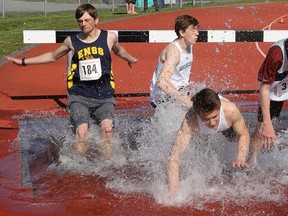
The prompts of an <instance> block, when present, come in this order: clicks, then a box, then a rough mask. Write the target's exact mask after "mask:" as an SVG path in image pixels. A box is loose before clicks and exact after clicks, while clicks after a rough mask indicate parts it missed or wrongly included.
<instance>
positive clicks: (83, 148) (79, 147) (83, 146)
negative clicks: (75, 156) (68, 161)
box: [74, 142, 88, 156]
mask: <svg viewBox="0 0 288 216" xmlns="http://www.w3.org/2000/svg"><path fill="white" fill-rule="evenodd" d="M74 149H75V150H76V151H77V152H78V153H79V154H80V155H81V156H85V154H86V152H87V150H88V144H87V142H78V143H75V144H74Z"/></svg>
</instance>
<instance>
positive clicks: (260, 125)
mask: <svg viewBox="0 0 288 216" xmlns="http://www.w3.org/2000/svg"><path fill="white" fill-rule="evenodd" d="M258 81H259V82H260V90H259V107H258V122H257V126H256V128H255V130H254V132H253V135H252V142H251V145H250V150H249V159H248V163H249V165H250V166H251V167H253V166H255V165H256V164H257V161H256V159H257V156H258V154H259V153H260V151H261V149H262V148H263V147H264V148H265V149H268V150H269V149H270V148H271V147H273V146H274V145H275V140H276V132H275V130H274V126H273V123H272V119H273V118H274V117H279V115H280V113H281V110H282V107H283V103H284V101H286V100H287V99H288V88H287V86H288V38H285V39H282V40H279V41H277V42H275V43H274V44H273V45H272V46H271V47H270V49H269V51H268V53H267V56H266V58H265V60H264V62H263V63H262V65H261V67H260V70H259V72H258Z"/></svg>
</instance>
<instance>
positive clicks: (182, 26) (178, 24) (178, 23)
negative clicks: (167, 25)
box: [175, 15, 199, 37]
mask: <svg viewBox="0 0 288 216" xmlns="http://www.w3.org/2000/svg"><path fill="white" fill-rule="evenodd" d="M191 25H193V26H194V27H198V26H199V22H198V20H197V19H195V18H194V17H192V16H190V15H181V16H178V17H177V18H176V20H175V32H176V34H177V36H178V37H179V36H180V31H181V30H182V31H185V30H186V29H187V28H188V27H189V26H191Z"/></svg>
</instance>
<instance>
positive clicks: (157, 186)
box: [19, 104, 288, 210]
mask: <svg viewBox="0 0 288 216" xmlns="http://www.w3.org/2000/svg"><path fill="white" fill-rule="evenodd" d="M185 113H186V110H185V109H183V107H181V106H175V105H173V104H168V105H167V106H166V107H159V108H158V109H157V110H156V112H155V114H154V116H153V117H151V116H137V115H117V116H116V119H115V125H116V127H115V130H114V131H115V132H114V133H115V134H114V137H115V141H114V156H113V157H112V159H111V160H104V159H102V158H101V157H99V155H98V153H97V148H98V147H99V145H100V144H101V139H100V137H99V133H98V129H99V128H98V126H95V125H93V126H92V127H91V128H90V135H89V144H90V149H89V151H88V153H87V156H86V157H80V156H78V155H77V154H76V152H75V151H74V150H73V148H72V143H73V133H72V130H71V128H70V126H69V120H68V119H67V118H59V117H49V118H38V119H37V118H33V119H28V120H27V119H25V120H21V121H20V123H19V127H20V132H19V141H20V143H21V146H22V152H26V153H25V154H22V158H23V159H24V160H25V157H33V155H34V156H35V154H36V153H37V151H38V154H39V152H41V153H45V146H46V148H47V143H49V142H51V141H52V142H54V143H60V144H61V145H60V146H59V155H58V158H57V162H55V160H54V161H53V162H51V161H50V163H49V166H48V167H47V169H48V170H49V171H52V172H55V173H58V174H59V175H60V174H61V173H62V174H63V173H69V172H73V173H79V175H88V176H89V175H94V176H96V177H95V178H97V176H98V177H101V178H104V179H105V184H106V188H107V189H110V190H113V191H118V192H121V193H124V194H128V195H129V194H130V193H132V194H135V193H144V194H147V196H151V197H153V198H154V199H155V201H156V202H157V203H160V204H164V205H177V206H181V205H191V206H193V207H194V208H197V209H199V210H203V209H205V204H207V203H210V202H215V201H221V200H224V199H229V198H230V199H231V200H233V201H234V202H235V203H236V204H237V205H239V206H245V205H247V204H249V202H250V201H251V200H258V201H259V202H261V201H273V202H279V203H283V202H287V197H285V194H283V191H284V189H285V187H287V184H288V174H287V172H288V161H287V156H288V146H287V143H286V140H287V138H288V130H287V129H286V130H281V129H280V130H279V128H281V127H284V128H287V125H285V122H287V121H284V120H285V118H286V117H285V116H288V115H286V114H287V112H284V117H283V119H284V120H282V121H281V119H280V121H279V122H280V123H282V125H276V127H277V128H278V131H279V133H278V137H277V143H276V144H277V147H276V148H274V149H273V150H272V151H271V152H269V153H268V152H263V153H262V154H261V155H260V156H259V158H258V163H259V166H258V167H257V169H254V170H253V171H251V172H246V171H244V170H235V169H233V168H232V163H233V161H234V159H235V157H236V151H237V144H236V141H234V140H233V141H229V140H227V139H226V138H225V137H224V136H223V135H222V134H214V135H208V136H195V137H194V138H193V139H192V140H191V144H192V143H193V145H189V146H188V149H187V151H186V152H185V153H184V154H183V156H182V159H181V166H180V170H181V171H180V190H179V194H178V196H177V197H174V198H171V197H169V196H168V194H169V193H168V184H167V174H166V163H167V158H168V155H169V151H170V149H171V146H172V144H173V141H174V139H175V136H176V132H177V130H178V128H179V126H180V124H181V122H182V119H183V118H184V115H185ZM255 116H256V114H255V113H244V118H245V120H246V121H247V124H248V126H249V128H250V130H253V129H254V125H255V120H256V117H255ZM283 124H284V126H283ZM67 125H68V126H67ZM193 146H194V147H193ZM27 152H29V153H30V154H31V155H32V156H29V155H28V153H27ZM26 160H27V158H26ZM42 171H43V170H42ZM38 175H40V173H38ZM30 178H31V176H30ZM24 181H26V183H28V182H29V176H28V177H27V176H26V179H24ZM39 190H41V188H39ZM91 193H93V192H91ZM90 195H91V196H95V194H90Z"/></svg>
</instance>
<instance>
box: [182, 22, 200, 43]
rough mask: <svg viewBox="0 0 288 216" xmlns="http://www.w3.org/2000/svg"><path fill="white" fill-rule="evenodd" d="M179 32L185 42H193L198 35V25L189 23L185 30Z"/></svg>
mask: <svg viewBox="0 0 288 216" xmlns="http://www.w3.org/2000/svg"><path fill="white" fill-rule="evenodd" d="M181 33H182V36H183V37H184V39H185V41H186V43H187V44H195V43H196V41H197V39H198V36H199V32H198V27H197V26H196V27H195V26H193V25H190V26H189V27H188V28H187V29H186V30H185V31H182V32H181Z"/></svg>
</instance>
